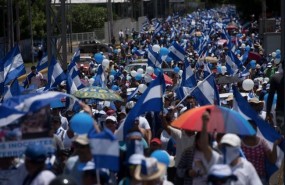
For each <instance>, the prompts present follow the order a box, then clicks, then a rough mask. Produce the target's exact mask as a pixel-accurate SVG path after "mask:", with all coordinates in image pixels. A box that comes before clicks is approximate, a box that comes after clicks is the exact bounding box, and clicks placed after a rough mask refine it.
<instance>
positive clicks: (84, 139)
mask: <svg viewBox="0 0 285 185" xmlns="http://www.w3.org/2000/svg"><path fill="white" fill-rule="evenodd" d="M74 141H75V142H76V143H79V144H81V145H88V144H89V139H88V137H87V134H80V135H77V136H76V137H75V139H74Z"/></svg>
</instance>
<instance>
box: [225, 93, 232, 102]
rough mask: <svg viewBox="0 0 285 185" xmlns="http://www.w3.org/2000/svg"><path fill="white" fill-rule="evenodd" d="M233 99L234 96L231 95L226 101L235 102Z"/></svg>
mask: <svg viewBox="0 0 285 185" xmlns="http://www.w3.org/2000/svg"><path fill="white" fill-rule="evenodd" d="M233 99H234V95H233V94H230V95H229V96H228V97H227V99H226V101H231V100H233Z"/></svg>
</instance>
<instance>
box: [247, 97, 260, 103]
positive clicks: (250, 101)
mask: <svg viewBox="0 0 285 185" xmlns="http://www.w3.org/2000/svg"><path fill="white" fill-rule="evenodd" d="M248 103H262V101H259V99H258V98H250V99H249V100H248Z"/></svg>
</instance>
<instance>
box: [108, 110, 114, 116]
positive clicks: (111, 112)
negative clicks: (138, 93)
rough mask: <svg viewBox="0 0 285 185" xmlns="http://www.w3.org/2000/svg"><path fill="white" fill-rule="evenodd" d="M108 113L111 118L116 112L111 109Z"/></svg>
mask: <svg viewBox="0 0 285 185" xmlns="http://www.w3.org/2000/svg"><path fill="white" fill-rule="evenodd" d="M106 113H107V115H109V116H111V115H113V114H115V113H116V111H114V110H113V109H110V110H108V111H107V112H106Z"/></svg>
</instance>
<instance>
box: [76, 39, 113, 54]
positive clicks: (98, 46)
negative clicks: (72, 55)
mask: <svg viewBox="0 0 285 185" xmlns="http://www.w3.org/2000/svg"><path fill="white" fill-rule="evenodd" d="M78 47H79V50H80V53H98V52H110V51H111V49H110V48H109V46H108V44H104V43H101V42H99V41H98V40H92V41H84V42H80V43H79V46H78Z"/></svg>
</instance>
